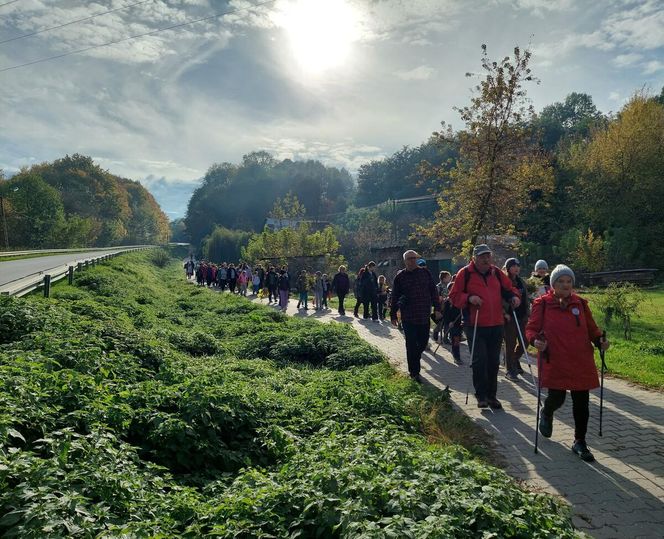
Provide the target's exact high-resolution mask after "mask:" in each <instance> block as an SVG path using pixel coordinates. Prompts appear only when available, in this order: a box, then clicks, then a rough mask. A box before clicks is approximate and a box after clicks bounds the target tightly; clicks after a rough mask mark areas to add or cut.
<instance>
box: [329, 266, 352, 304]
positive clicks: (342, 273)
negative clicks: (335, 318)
mask: <svg viewBox="0 0 664 539" xmlns="http://www.w3.org/2000/svg"><path fill="white" fill-rule="evenodd" d="M332 290H333V291H334V292H335V293H336V295H337V297H338V298H339V315H340V316H345V315H346V310H345V308H344V299H345V298H346V294H348V292H349V291H350V278H349V277H348V274H347V273H346V266H339V272H338V273H336V274H335V275H334V277H332Z"/></svg>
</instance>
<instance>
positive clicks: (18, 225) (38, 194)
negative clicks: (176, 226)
mask: <svg viewBox="0 0 664 539" xmlns="http://www.w3.org/2000/svg"><path fill="white" fill-rule="evenodd" d="M0 196H2V197H3V200H4V210H5V215H6V223H7V236H8V239H9V246H10V247H12V248H16V247H27V248H44V247H49V248H51V247H92V246H109V245H122V244H124V245H129V244H148V243H163V242H165V241H167V239H168V233H169V226H168V218H167V217H166V215H165V214H164V213H163V212H162V211H161V208H160V207H159V205H158V204H157V202H156V201H155V199H154V198H153V196H152V195H151V194H150V193H149V192H148V191H147V190H146V189H145V188H144V187H143V186H142V185H141V184H140V183H139V182H137V181H132V180H128V179H126V178H121V177H119V176H116V175H114V174H111V173H109V172H108V171H105V170H103V169H102V168H101V167H100V166H99V165H97V164H95V163H94V161H93V160H92V158H90V157H86V156H83V155H79V154H74V155H72V156H69V155H67V156H66V157H64V158H62V159H57V160H55V161H53V162H52V163H42V164H39V165H34V166H32V167H30V168H27V169H24V170H22V171H21V172H20V173H18V174H16V175H15V176H13V177H12V178H11V179H9V180H2V179H0ZM0 226H2V225H1V224H0Z"/></svg>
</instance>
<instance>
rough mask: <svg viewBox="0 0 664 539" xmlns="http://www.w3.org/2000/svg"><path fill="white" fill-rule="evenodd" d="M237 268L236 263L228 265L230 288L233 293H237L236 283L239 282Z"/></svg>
mask: <svg viewBox="0 0 664 539" xmlns="http://www.w3.org/2000/svg"><path fill="white" fill-rule="evenodd" d="M237 276H238V273H237V269H236V268H235V264H231V265H230V266H228V290H230V292H231V294H235V285H236V284H237Z"/></svg>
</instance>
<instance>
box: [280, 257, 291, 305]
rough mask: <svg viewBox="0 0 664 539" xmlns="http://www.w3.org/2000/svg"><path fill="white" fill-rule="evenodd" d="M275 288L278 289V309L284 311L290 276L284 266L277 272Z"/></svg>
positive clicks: (286, 303)
mask: <svg viewBox="0 0 664 539" xmlns="http://www.w3.org/2000/svg"><path fill="white" fill-rule="evenodd" d="M277 288H278V289H279V308H280V309H281V310H282V311H285V310H286V309H287V308H288V294H289V293H290V275H288V271H287V269H286V267H285V266H282V268H281V270H279V279H278V281H277Z"/></svg>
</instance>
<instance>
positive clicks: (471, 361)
mask: <svg viewBox="0 0 664 539" xmlns="http://www.w3.org/2000/svg"><path fill="white" fill-rule="evenodd" d="M479 315H480V308H479V307H477V311H475V326H474V328H473V344H472V345H471V347H470V368H471V369H472V368H473V363H474V361H475V355H474V354H475V336H476V335H477V317H478V316H479ZM471 380H472V377H471V378H470V379H469V380H468V382H467V383H466V404H468V392H469V391H470V382H471Z"/></svg>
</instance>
